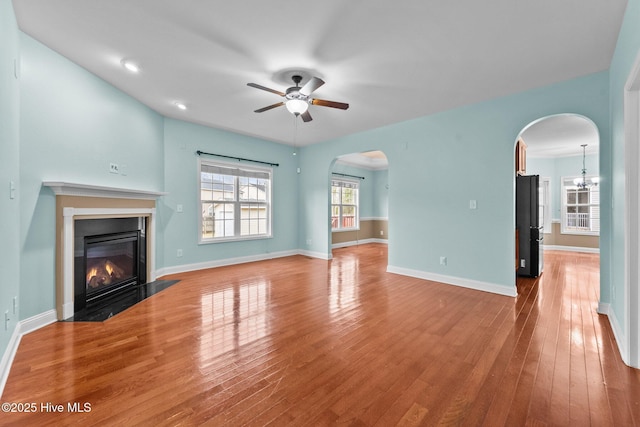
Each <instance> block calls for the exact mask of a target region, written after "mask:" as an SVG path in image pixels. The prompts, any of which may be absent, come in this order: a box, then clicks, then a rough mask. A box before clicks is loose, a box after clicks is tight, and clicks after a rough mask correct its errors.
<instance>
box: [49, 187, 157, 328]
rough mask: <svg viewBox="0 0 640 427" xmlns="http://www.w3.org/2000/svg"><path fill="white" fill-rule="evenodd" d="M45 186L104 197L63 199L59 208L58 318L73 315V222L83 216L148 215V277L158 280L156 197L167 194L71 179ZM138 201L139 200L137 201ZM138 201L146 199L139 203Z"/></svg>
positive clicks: (82, 195) (64, 193)
mask: <svg viewBox="0 0 640 427" xmlns="http://www.w3.org/2000/svg"><path fill="white" fill-rule="evenodd" d="M42 185H43V186H46V187H49V188H51V189H52V190H53V192H54V193H55V194H56V196H76V197H79V198H80V199H83V198H85V197H92V198H96V197H97V198H101V199H94V200H95V201H97V203H96V202H95V201H94V202H92V203H90V204H89V205H90V206H86V205H87V204H86V203H84V202H83V203H78V204H76V203H77V201H78V199H74V198H69V199H66V200H63V201H62V203H61V205H60V208H61V209H58V214H57V215H59V218H58V220H59V224H60V226H61V228H60V230H59V233H58V234H57V235H58V237H57V239H59V241H58V242H57V245H56V247H57V249H56V250H58V251H61V253H60V254H61V264H59V265H58V267H57V268H60V274H59V277H58V278H57V279H56V281H57V283H56V286H57V287H58V290H59V291H61V292H58V293H57V295H58V302H57V304H56V305H57V307H58V319H59V320H63V319H68V318H70V317H71V316H73V314H74V302H73V298H74V295H73V287H74V276H73V274H74V266H73V263H74V222H75V221H76V220H81V219H94V218H123V217H145V218H147V221H148V222H147V279H148V280H150V281H153V280H155V235H156V233H155V231H156V220H157V218H156V209H155V203H156V199H157V198H158V197H160V196H163V195H166V194H167V193H161V192H157V191H143V190H131V189H125V188H114V187H101V186H97V185H86V184H75V183H69V182H54V181H45V182H43V183H42ZM119 199H128V200H131V201H132V203H121V202H118V200H119ZM136 201H138V202H136ZM139 201H143V204H142V205H140V202H139Z"/></svg>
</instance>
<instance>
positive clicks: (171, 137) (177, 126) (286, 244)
mask: <svg viewBox="0 0 640 427" xmlns="http://www.w3.org/2000/svg"><path fill="white" fill-rule="evenodd" d="M198 150H200V151H205V152H209V153H215V154H222V155H228V156H236V157H243V158H247V159H254V160H260V161H265V162H271V163H279V165H280V166H277V167H274V168H273V187H274V188H273V195H272V200H273V224H272V227H273V238H270V239H262V240H252V241H243V242H225V243H212V244H205V245H199V244H198V194H197V179H198V174H197V160H198V156H197V155H196V151H198ZM205 158H207V159H212V160H215V159H218V160H223V161H229V160H226V159H220V158H216V157H209V156H205ZM165 162H166V164H165V171H164V173H165V191H167V192H168V193H169V194H168V195H167V196H165V197H163V200H162V201H161V205H160V206H159V215H160V221H161V223H162V225H161V227H162V229H161V232H162V234H163V243H162V246H163V247H162V248H161V250H160V253H161V257H160V258H159V260H158V261H159V265H160V266H161V267H172V266H177V265H185V264H195V263H203V262H208V261H214V260H219V259H225V258H235V257H246V256H251V255H258V254H268V253H273V252H282V251H292V250H295V249H297V243H298V241H297V229H298V200H297V195H298V174H297V173H296V167H297V156H294V155H293V150H292V148H291V147H289V146H286V145H282V144H275V143H272V142H268V141H264V140H258V139H255V138H251V137H248V136H242V135H238V134H234V133H230V132H226V131H223V130H218V129H212V128H208V127H205V126H199V125H194V124H190V123H186V122H182V121H178V120H172V119H165ZM248 164H251V163H248ZM178 204H181V205H183V208H184V211H183V212H182V213H177V212H176V207H177V205H178ZM177 249H182V250H183V256H182V257H181V258H178V257H177Z"/></svg>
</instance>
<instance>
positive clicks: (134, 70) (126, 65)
mask: <svg viewBox="0 0 640 427" xmlns="http://www.w3.org/2000/svg"><path fill="white" fill-rule="evenodd" d="M120 63H121V64H122V66H123V67H124V68H126V69H127V70H129V71H131V72H132V73H139V72H140V66H139V65H137V64H135V63H133V62H131V61H129V60H126V59H123V60H122V61H121V62H120Z"/></svg>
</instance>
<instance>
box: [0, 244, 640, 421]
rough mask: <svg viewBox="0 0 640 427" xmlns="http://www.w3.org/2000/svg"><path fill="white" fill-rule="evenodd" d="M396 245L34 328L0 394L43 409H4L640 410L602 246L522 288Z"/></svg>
mask: <svg viewBox="0 0 640 427" xmlns="http://www.w3.org/2000/svg"><path fill="white" fill-rule="evenodd" d="M386 259H387V250H386V246H385V245H380V244H370V245H363V246H360V247H351V248H344V249H338V250H336V251H334V259H333V260H332V261H329V262H327V261H322V260H318V259H310V258H306V257H303V256H294V257H288V258H282V259H277V260H271V261H263V262H256V263H252V264H245V265H239V266H230V267H222V268H217V269H212V270H206V271H199V272H192V273H185V274H179V275H173V276H167V277H165V279H180V280H181V282H180V283H178V284H176V285H174V286H172V287H170V288H169V289H167V290H165V291H162V292H161V293H159V294H158V295H155V296H153V297H151V298H149V299H147V300H145V301H143V302H142V303H140V304H138V305H136V306H134V307H132V308H131V309H129V310H127V311H125V312H123V313H121V314H119V315H117V316H115V317H113V318H111V319H109V320H107V321H105V322H103V323H66V322H60V323H55V324H52V325H49V326H47V327H45V328H42V329H40V330H38V331H35V332H33V333H31V334H28V335H26V336H25V337H23V339H22V342H21V343H20V347H19V350H18V353H17V355H16V357H15V360H14V363H13V368H12V370H11V373H10V376H9V379H8V382H7V385H6V388H5V391H4V395H3V396H2V402H21V403H31V402H33V403H35V404H36V405H37V412H36V413H23V414H15V413H0V423H1V424H2V425H16V426H18V425H19V426H24V425H39V426H43V425H67V424H82V425H119V426H124V425H127V426H132V425H150V426H156V425H203V424H204V425H213V426H225V425H229V426H240V425H254V426H262V425H274V426H282V425H304V426H316V425H336V424H344V425H353V426H365V425H380V426H394V425H402V426H412V425H429V426H431V425H465V426H466V425H487V426H502V425H505V426H519V425H531V426H547V425H548V426H552V425H553V426H556V425H558V426H567V425H576V426H578V425H580V426H584V425H590V424H591V425H598V426H608V425H611V426H613V425H615V426H630V425H639V424H640V408H639V402H640V371H638V370H634V369H631V368H628V367H626V366H625V365H624V364H623V363H622V361H621V359H620V356H619V353H618V350H617V347H616V345H615V342H614V340H613V334H612V332H611V329H610V327H609V324H608V321H607V319H606V317H604V316H600V315H598V314H597V313H596V306H597V301H598V292H599V285H598V282H599V265H598V256H597V255H591V254H577V253H568V252H547V253H545V263H546V265H545V272H544V274H543V275H542V276H541V278H540V279H538V280H534V279H522V278H521V279H518V297H517V298H510V297H503V296H499V295H493V294H489V293H484V292H479V291H473V290H468V289H464V288H459V287H455V286H449V285H443V284H439V283H434V282H428V281H424V280H419V279H413V278H408V277H404V276H399V275H394V274H390V273H386V272H385V268H386ZM47 402H50V403H52V404H62V405H64V412H63V413H46V412H43V411H42V409H43V408H42V407H41V405H43V404H46V403H47ZM69 402H71V403H73V402H78V403H79V404H80V405H82V404H84V403H89V404H90V412H83V413H69V411H68V407H67V404H68V403H69Z"/></svg>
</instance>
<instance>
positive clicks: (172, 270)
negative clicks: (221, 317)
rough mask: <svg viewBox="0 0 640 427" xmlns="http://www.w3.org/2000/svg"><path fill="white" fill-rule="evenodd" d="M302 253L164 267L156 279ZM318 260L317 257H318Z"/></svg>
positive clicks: (157, 271) (284, 252)
mask: <svg viewBox="0 0 640 427" xmlns="http://www.w3.org/2000/svg"><path fill="white" fill-rule="evenodd" d="M298 254H300V251H297V250H293V251H282V252H271V253H266V254H259V255H249V256H243V257H236V258H225V259H220V260H215V261H206V262H198V263H194V264H183V265H175V266H172V267H164V268H161V269H159V270H156V277H162V276H166V275H167V274H177V273H186V272H188V271H196V270H205V269H207V268H215V267H224V266H227V265H236V264H245V263H247V262H256V261H265V260H268V259H274V258H282V257H286V256H292V255H298ZM316 258H317V257H316Z"/></svg>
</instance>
